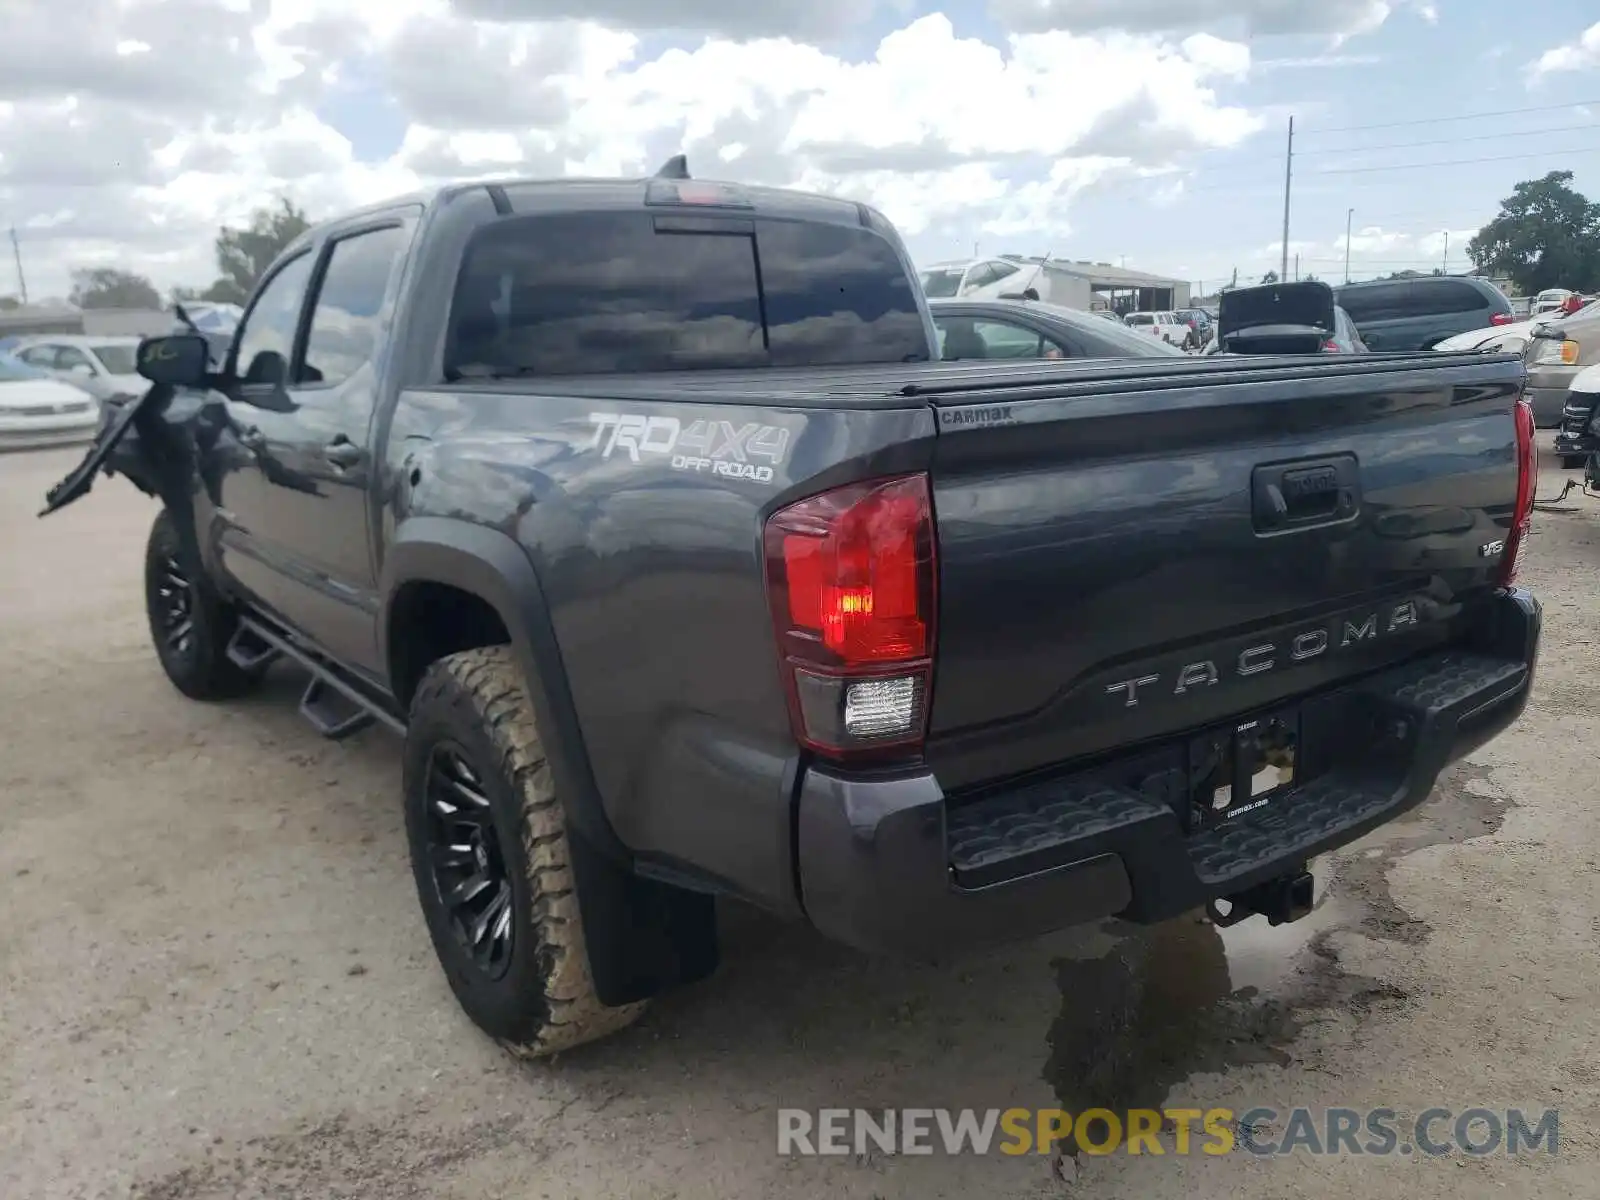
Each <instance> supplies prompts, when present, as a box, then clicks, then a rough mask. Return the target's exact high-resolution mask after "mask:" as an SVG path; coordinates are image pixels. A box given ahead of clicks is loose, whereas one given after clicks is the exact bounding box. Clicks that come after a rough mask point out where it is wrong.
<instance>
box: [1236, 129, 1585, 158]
mask: <svg viewBox="0 0 1600 1200" xmlns="http://www.w3.org/2000/svg"><path fill="white" fill-rule="evenodd" d="M1596 128H1597V126H1596V124H1595V122H1593V121H1590V122H1588V123H1587V124H1585V125H1556V126H1553V127H1551V128H1548V129H1515V130H1512V131H1511V132H1510V133H1475V134H1473V135H1471V136H1470V137H1453V138H1431V139H1429V140H1428V141H1425V142H1382V143H1379V144H1378V145H1376V146H1348V147H1344V146H1341V147H1340V148H1339V149H1337V150H1302V151H1300V152H1299V154H1298V157H1301V158H1303V157H1305V156H1306V155H1307V154H1375V153H1377V152H1378V151H1379V150H1415V149H1417V148H1418V147H1421V146H1454V145H1457V144H1459V143H1461V142H1497V141H1499V140H1500V139H1501V138H1521V137H1538V136H1540V135H1542V134H1548V133H1593V132H1594V131H1595V129H1596ZM1267 157H1269V156H1268V155H1262V158H1263V159H1265V158H1267ZM1270 157H1273V158H1276V157H1277V156H1276V155H1271V156H1270Z"/></svg>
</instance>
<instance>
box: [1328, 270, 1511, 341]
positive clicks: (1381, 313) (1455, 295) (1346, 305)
mask: <svg viewBox="0 0 1600 1200" xmlns="http://www.w3.org/2000/svg"><path fill="white" fill-rule="evenodd" d="M1334 301H1335V303H1337V304H1338V305H1339V307H1340V308H1342V309H1344V310H1345V312H1347V313H1348V314H1349V315H1350V319H1351V320H1352V321H1354V322H1355V324H1356V328H1357V329H1358V330H1360V332H1361V340H1362V341H1363V342H1365V343H1366V344H1367V346H1368V348H1369V349H1372V350H1377V351H1390V350H1431V349H1433V347H1434V346H1435V345H1436V344H1437V343H1439V342H1441V341H1443V340H1444V339H1445V338H1447V337H1450V336H1451V335H1453V334H1457V333H1464V332H1466V331H1467V330H1469V329H1484V328H1487V327H1488V326H1490V325H1509V324H1511V322H1512V321H1513V320H1514V319H1515V318H1514V317H1513V316H1512V314H1511V301H1509V300H1507V299H1506V296H1505V293H1504V292H1502V291H1501V290H1500V289H1499V288H1497V287H1495V285H1494V284H1492V283H1490V282H1489V281H1488V280H1487V279H1481V278H1479V277H1478V276H1476V275H1419V276H1417V277H1416V278H1413V279H1376V280H1372V281H1371V282H1368V283H1347V284H1344V285H1343V286H1341V287H1337V288H1335V289H1334Z"/></svg>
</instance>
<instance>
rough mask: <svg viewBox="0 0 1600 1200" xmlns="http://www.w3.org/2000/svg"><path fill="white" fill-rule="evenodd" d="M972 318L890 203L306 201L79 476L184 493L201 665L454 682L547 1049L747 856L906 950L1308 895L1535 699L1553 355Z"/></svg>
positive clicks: (465, 830) (585, 195) (156, 598)
mask: <svg viewBox="0 0 1600 1200" xmlns="http://www.w3.org/2000/svg"><path fill="white" fill-rule="evenodd" d="M934 345H935V341H934V330H933V326H932V322H931V319H930V317H929V313H928V308H927V305H926V302H925V301H924V299H923V296H922V293H921V290H920V289H919V288H918V286H917V284H916V276H915V274H914V272H913V270H912V267H911V265H910V263H909V262H908V260H907V257H906V254H905V251H904V248H903V246H902V244H901V241H900V239H899V237H898V236H897V234H896V233H895V231H894V229H893V228H892V227H891V226H890V225H889V224H888V223H887V222H886V221H885V220H884V218H883V217H881V216H880V215H879V214H878V213H876V212H874V211H873V210H872V209H870V208H867V207H865V206H863V205H860V204H856V203H850V202H847V201H844V200H838V199H829V198H823V197H819V196H813V195H805V194H799V193H793V192H784V191H776V190H768V189H761V188H753V187H752V188H746V187H739V186H736V185H732V184H719V183H705V182H699V181H696V180H692V179H689V178H687V172H686V171H684V170H683V169H682V164H681V162H679V163H676V164H674V165H673V166H672V167H670V168H669V169H666V170H665V171H664V172H663V173H662V174H661V175H659V176H656V177H652V178H649V179H639V180H602V181H595V180H587V181H578V180H566V181H544V182H540V181H529V182H506V183H489V184H484V183H474V184H463V185H458V186H451V187H446V188H443V189H441V190H438V191H436V192H432V193H430V194H429V195H426V196H420V197H409V198H405V199H401V200H397V201H395V202H393V203H389V204H382V205H377V206H375V207H371V208H368V209H365V210H363V211H361V212H358V213H355V214H353V215H350V216H348V217H345V218H343V219H341V220H337V221H334V222H331V223H329V224H326V225H322V226H319V227H318V228H316V229H314V230H312V231H310V232H309V233H307V234H306V235H304V236H303V237H302V238H300V239H299V240H298V241H296V242H295V243H294V244H293V245H292V246H290V247H289V248H288V249H287V250H286V251H285V252H284V253H283V255H282V256H281V257H280V258H279V260H278V261H277V262H276V263H275V264H274V265H273V266H272V267H271V269H270V270H269V271H268V272H267V273H266V275H265V276H264V277H263V279H262V280H261V282H260V284H259V286H258V287H257V289H256V292H255V295H254V296H253V297H252V299H251V301H250V303H249V306H248V308H247V310H246V312H245V314H244V317H243V320H242V321H241V323H240V325H239V328H238V330H237V332H236V334H235V336H234V338H233V341H232V345H231V347H230V349H229V352H228V354H227V357H226V360H225V362H223V363H222V364H221V365H220V367H219V366H216V365H214V364H212V363H209V362H208V358H207V348H206V345H205V342H204V340H203V339H202V338H200V337H199V336H191V335H182V334H179V335H173V336H169V337H164V338H154V339H149V340H147V341H145V342H144V343H143V344H142V345H141V347H140V355H139V362H140V370H141V372H142V373H143V374H144V375H145V376H146V377H147V378H149V379H150V380H151V381H152V382H153V383H154V385H155V386H153V387H152V388H151V389H150V390H149V392H148V393H147V394H146V395H145V396H144V397H143V398H142V399H141V400H140V401H139V402H138V403H136V404H130V405H127V406H125V407H124V408H123V409H121V410H119V411H118V412H116V413H115V415H114V416H113V417H112V418H111V419H110V420H109V422H108V424H107V426H106V427H105V429H104V430H103V431H102V433H101V436H100V437H99V439H98V440H97V442H96V443H95V445H94V447H93V448H92V449H91V450H90V452H89V453H88V454H87V455H86V457H85V459H84V461H83V462H82V464H80V466H79V468H78V469H77V470H75V471H74V472H73V473H72V474H71V475H69V476H68V477H67V478H66V479H64V480H63V481H62V483H61V484H59V485H58V486H57V487H56V488H55V489H53V490H52V491H51V493H50V495H49V496H48V497H47V499H46V512H50V511H55V510H56V509H59V508H60V507H62V506H63V505H65V504H67V503H70V502H72V501H74V500H76V499H77V498H79V497H80V496H82V495H83V494H84V493H85V492H86V491H87V490H88V488H89V486H90V485H91V483H92V482H93V480H94V478H95V477H96V475H97V473H98V472H99V471H101V470H102V469H104V470H105V471H107V472H116V473H119V474H121V475H123V476H125V477H126V478H128V479H129V480H131V481H132V482H133V483H134V484H136V485H137V486H138V487H140V488H141V489H142V490H144V491H145V492H147V493H149V494H151V495H154V496H157V497H159V498H160V499H161V501H162V502H163V508H162V511H161V513H160V515H159V516H158V517H157V519H156V521H155V524H154V527H153V528H152V530H151V532H150V539H149V545H148V554H147V560H146V563H147V565H146V592H145V594H146V598H147V601H148V607H149V621H150V629H151V633H152V636H153V639H154V643H155V650H156V655H157V657H158V658H159V661H160V663H161V666H162V667H163V668H164V669H165V671H166V673H167V675H168V676H169V677H170V678H171V680H172V682H173V683H174V684H175V685H176V686H177V688H178V689H179V690H181V691H182V692H183V693H185V694H186V695H189V696H192V697H195V698H197V699H203V700H215V699H220V698H223V697H229V696H234V695H237V694H239V693H241V692H243V691H244V690H245V689H247V688H249V687H250V686H251V685H252V684H254V683H255V682H256V681H257V680H259V679H260V678H261V676H262V674H263V672H264V671H265V670H267V669H268V667H269V665H270V664H271V663H272V662H273V661H274V660H286V661H288V662H289V663H290V664H292V665H294V666H297V667H298V668H299V669H302V670H304V671H306V672H308V673H309V680H308V683H307V687H306V691H305V697H304V700H303V702H302V710H303V712H304V714H305V716H306V717H307V718H308V719H309V720H310V721H311V722H312V724H313V725H314V726H315V727H316V728H317V729H318V730H320V731H321V732H322V733H323V734H325V735H327V736H330V737H342V736H345V735H348V734H350V733H353V732H355V731H356V730H358V729H361V728H363V727H364V726H367V725H370V724H372V723H373V722H379V723H381V724H383V725H386V726H389V727H391V728H393V729H394V730H395V731H397V732H399V733H401V734H402V735H403V738H404V750H403V754H404V774H403V778H404V784H403V788H404V795H403V797H402V801H403V804H404V807H405V817H406V828H407V833H408V836H409V839H410V846H411V855H412V862H413V866H414V870H415V875H416V885H417V890H418V894H419V897H420V900H421V905H422V909H423V912H424V913H425V915H426V919H427V924H428V928H429V930H430V933H431V936H432V940H433V943H434V946H435V948H436V950H437V953H438V956H439V959H440V961H441V963H442V965H443V968H444V971H445V974H446V976H447V978H448V980H449V982H450V985H451V986H452V988H453V990H454V992H455V994H456V995H457V997H458V998H459V1000H460V1002H461V1004H462V1006H463V1007H464V1009H465V1010H466V1012H467V1013H468V1014H469V1015H470V1016H471V1018H472V1019H473V1020H474V1021H475V1022H476V1023H477V1024H478V1025H479V1026H480V1027H481V1028H482V1029H484V1030H485V1031H487V1032H488V1033H489V1034H491V1035H492V1036H494V1037H496V1038H498V1039H499V1040H501V1041H502V1042H504V1043H505V1044H507V1045H509V1046H511V1047H513V1048H515V1049H517V1050H519V1051H520V1052H523V1053H527V1054H533V1055H538V1054H545V1053H550V1052H553V1051H557V1050H560V1049H563V1048H566V1047H570V1046H573V1045H576V1044H578V1043H581V1042H584V1041H588V1040H590V1039H593V1038H596V1037H599V1036H601V1035H603V1034H606V1033H608V1032H610V1031H613V1030H616V1029H618V1028H620V1027H622V1026H623V1025H625V1024H627V1023H628V1022H629V1021H631V1020H632V1019H634V1018H635V1016H636V1015H637V1014H638V1013H639V1011H640V1009H641V1007H642V1005H643V1003H644V1002H645V1001H646V1000H647V999H648V998H649V997H650V996H652V995H654V994H656V993H658V992H660V991H661V990H662V989H663V988H666V987H669V986H672V985H674V984H678V983H682V982H684V981H688V980H693V979H696V978H700V977H702V976H704V975H705V974H707V973H708V972H709V971H711V970H712V969H713V968H714V966H715V964H716V961H717V955H718V945H717V936H716V923H715V919H714V908H713V901H714V899H715V898H716V897H720V896H730V897H738V898H740V899H743V900H745V901H748V902H751V903H754V904H756V905H759V906H761V907H762V908H764V909H767V910H768V911H770V912H772V913H775V914H779V915H780V916H782V917H786V918H790V919H793V920H796V921H808V922H810V923H811V924H812V925H813V926H815V927H816V928H817V929H819V930H820V931H822V932H823V933H824V934H826V935H828V936H830V937H832V938H835V939H838V940H840V941H842V942H845V943H849V944H851V945H853V946H856V947H861V948H864V949H867V950H869V951H893V952H903V953H908V954H921V953H926V952H930V951H935V950H943V949H947V948H951V947H957V946H959V945H962V944H968V945H971V944H978V945H982V944H986V943H990V942H993V941H995V940H997V939H1001V938H1009V937H1017V936H1021V935H1026V934H1029V933H1033V932H1035V931H1042V930H1045V929H1049V928H1052V927H1059V926H1063V925H1067V924H1072V923H1080V922H1088V921H1095V920H1099V919H1102V918H1107V917H1121V918H1124V919H1127V920H1130V921H1137V922H1153V921H1160V920H1163V919H1166V918H1169V917H1172V916H1174V915H1176V914H1180V913H1183V912H1187V911H1192V910H1194V909H1196V908H1200V907H1207V908H1208V909H1209V910H1210V912H1211V913H1212V916H1213V919H1215V920H1217V921H1219V922H1231V921H1234V920H1239V919H1242V918H1244V917H1246V916H1248V915H1250V914H1259V915H1262V916H1264V917H1265V918H1266V919H1268V920H1271V921H1273V922H1279V921H1285V920H1293V919H1296V918H1298V917H1300V916H1303V915H1304V914H1305V912H1306V911H1308V909H1309V906H1310V904H1311V886H1312V881H1311V877H1310V875H1309V874H1308V873H1307V866H1308V863H1309V860H1310V859H1311V858H1312V857H1313V856H1315V855H1317V854H1319V853H1321V852H1323V851H1325V850H1328V849H1330V848H1332V847H1336V846H1339V845H1342V844H1344V843H1346V842H1349V841H1350V840H1351V839H1353V838H1355V837H1357V836H1359V835H1360V834H1362V833H1365V832H1366V831H1368V830H1370V829H1372V828H1374V827H1375V826H1378V825H1380V824H1382V823H1383V822H1385V821H1387V820H1389V819H1391V818H1393V817H1395V816H1396V815H1398V814H1400V813H1402V812H1404V811H1406V810H1407V809H1409V808H1411V807H1413V806H1414V805H1416V804H1418V803H1419V802H1421V801H1422V799H1423V798H1424V797H1425V796H1427V795H1428V793H1429V791H1430V789H1431V788H1432V786H1433V783H1434V780H1435V778H1436V777H1437V775H1438V774H1439V772H1440V770H1441V769H1442V768H1443V767H1444V766H1445V765H1446V764H1447V763H1449V762H1450V761H1451V760H1452V759H1454V758H1457V757H1459V756H1460V755H1462V754H1464V753H1466V752H1468V751H1469V750H1471V749H1472V748H1474V747H1475V746H1478V745H1480V744H1481V743H1483V742H1484V741H1486V740H1487V739H1489V738H1491V737H1493V736H1495V735H1496V734H1497V733H1499V732H1500V731H1501V730H1503V729H1505V728H1506V726H1507V725H1509V724H1510V723H1511V722H1512V721H1514V720H1515V719H1516V718H1517V716H1518V714H1519V713H1520V712H1521V711H1522V709H1523V706H1524V705H1525V703H1526V701H1527V697H1528V691H1529V688H1530V686H1531V683H1532V678H1533V672H1534V666H1535V659H1536V653H1537V646H1538V637H1539V625H1540V610H1539V606H1538V605H1537V603H1536V602H1535V601H1534V599H1533V598H1532V597H1531V596H1529V594H1528V593H1527V592H1525V591H1523V590H1521V589H1519V588H1518V587H1517V586H1516V584H1515V580H1516V570H1517V561H1518V557H1519V555H1520V554H1521V552H1522V550H1523V548H1524V546H1525V544H1526V541H1527V533H1528V522H1529V517H1530V513H1531V509H1532V497H1533V493H1532V487H1533V441H1532V428H1533V427H1532V423H1531V417H1530V414H1529V411H1528V407H1527V405H1526V403H1525V402H1524V401H1523V399H1522V396H1521V392H1522V387H1523V379H1524V375H1523V369H1522V366H1521V364H1520V363H1519V362H1518V361H1517V360H1516V359H1515V358H1512V357H1510V356H1485V355H1478V354H1470V355H1450V354H1438V353H1436V354H1425V355H1402V356H1381V355H1369V356H1342V357H1332V356H1329V357H1319V356H1300V357H1284V356H1270V355H1269V356H1260V357H1252V358H1230V357H1227V356H1219V357H1216V358H1211V359H1197V358H1175V359H1170V360H1168V359H1150V358H1142V359H1127V360H1105V359H1089V360H1073V359H1070V358H1069V359H1066V360H1057V361H1042V362H1016V363H1003V364H997V363H986V362H980V363H971V364H967V363H941V362H938V361H935V357H936V356H935V354H934V352H933V347H934ZM238 869H239V870H241V871H247V870H249V864H248V863H247V862H241V863H240V864H239V865H238Z"/></svg>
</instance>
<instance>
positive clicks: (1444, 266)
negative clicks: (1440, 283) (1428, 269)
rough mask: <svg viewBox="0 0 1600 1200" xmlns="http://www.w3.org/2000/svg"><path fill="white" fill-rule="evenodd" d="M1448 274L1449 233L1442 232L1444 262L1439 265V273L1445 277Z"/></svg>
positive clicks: (1447, 231) (1446, 231)
mask: <svg viewBox="0 0 1600 1200" xmlns="http://www.w3.org/2000/svg"><path fill="white" fill-rule="evenodd" d="M1449 272H1450V231H1449V230H1448V229H1446V230H1445V231H1444V261H1443V262H1441V263H1440V264H1439V273H1440V274H1441V275H1447V274H1449Z"/></svg>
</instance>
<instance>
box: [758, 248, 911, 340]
mask: <svg viewBox="0 0 1600 1200" xmlns="http://www.w3.org/2000/svg"><path fill="white" fill-rule="evenodd" d="M756 236H757V239H758V242H759V245H760V250H761V286H762V291H763V293H764V295H765V297H766V302H767V331H768V337H769V341H770V345H771V349H772V365H773V366H778V367H806V366H829V365H835V364H849V363H883V362H891V363H892V362H922V361H925V360H926V359H927V358H928V335H927V330H926V329H925V327H924V326H923V324H922V315H921V313H920V311H919V310H918V308H917V296H916V291H915V288H914V285H913V284H912V281H911V277H910V275H909V274H908V273H907V271H906V269H905V267H904V266H903V265H902V264H901V262H900V259H899V256H898V255H896V254H895V252H894V249H893V247H892V246H891V245H890V243H889V242H888V241H886V240H885V239H884V238H882V237H880V236H879V235H877V234H876V233H873V232H872V231H871V230H870V229H862V228H859V227H854V226H848V225H829V224H824V223H821V222H794V221H765V222H761V223H760V225H759V232H758V234H757V235H756Z"/></svg>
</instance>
